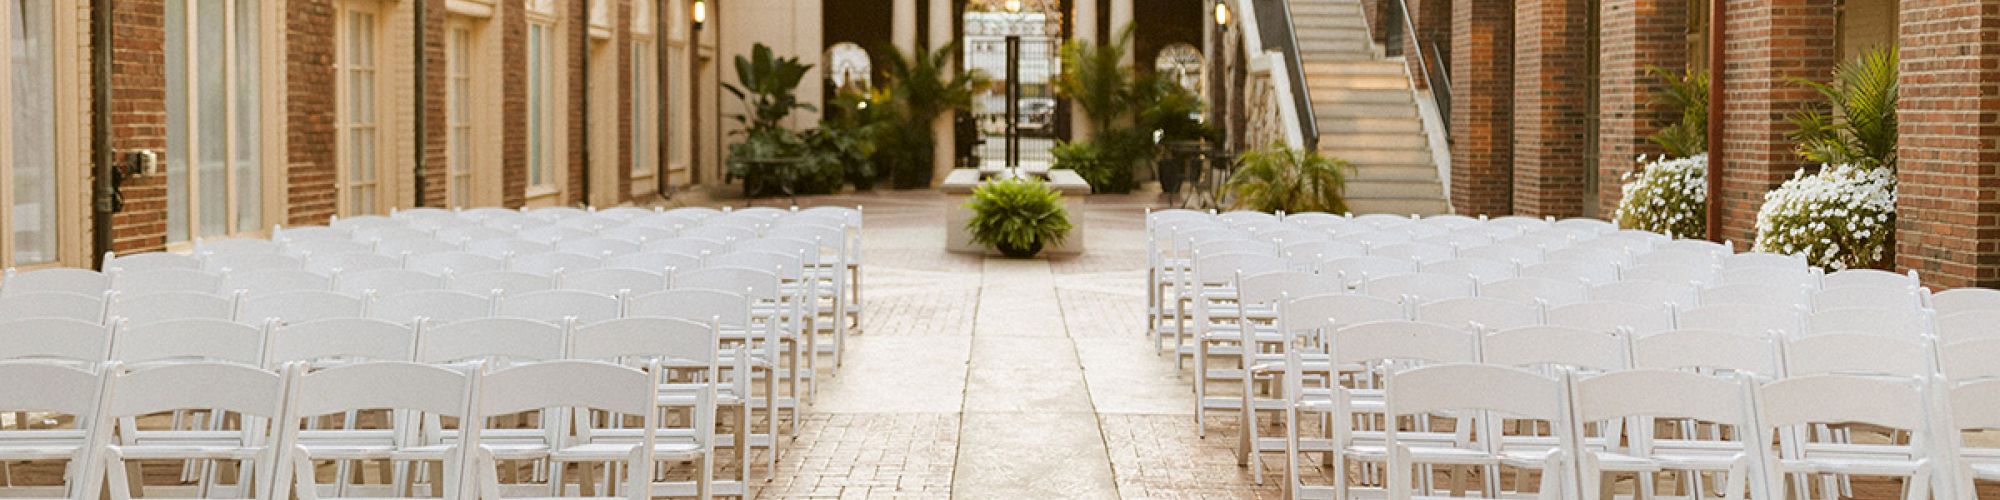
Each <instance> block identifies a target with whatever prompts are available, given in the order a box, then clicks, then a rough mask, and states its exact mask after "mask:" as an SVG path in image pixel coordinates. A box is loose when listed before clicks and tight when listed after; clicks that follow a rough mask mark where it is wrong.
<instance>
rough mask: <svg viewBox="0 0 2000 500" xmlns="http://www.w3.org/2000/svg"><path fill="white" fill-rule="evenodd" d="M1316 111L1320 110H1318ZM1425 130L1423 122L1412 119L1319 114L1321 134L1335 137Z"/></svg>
mask: <svg viewBox="0 0 2000 500" xmlns="http://www.w3.org/2000/svg"><path fill="white" fill-rule="evenodd" d="M1314 109H1315V110H1318V108H1314ZM1423 130H1424V125H1423V122H1420V121H1417V120H1416V119H1415V118H1412V117H1375V116H1335V115H1329V114H1327V113H1326V112H1321V113H1319V132H1320V133H1321V134H1328V135H1334V134H1353V133H1363V132H1383V133H1388V132H1407V133H1420V132H1423Z"/></svg>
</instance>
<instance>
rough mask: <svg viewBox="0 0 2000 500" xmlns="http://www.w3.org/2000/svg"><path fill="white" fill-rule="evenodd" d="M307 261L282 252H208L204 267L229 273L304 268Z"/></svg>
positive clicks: (212, 270)
mask: <svg viewBox="0 0 2000 500" xmlns="http://www.w3.org/2000/svg"><path fill="white" fill-rule="evenodd" d="M304 268H305V262H304V261H301V260H299V258H298V257H293V256H290V255H285V254H281V253H220V254H206V255H205V256H204V257H203V258H202V269H204V270H207V271H209V272H213V273H222V274H229V273H234V272H243V271H258V270H265V269H304Z"/></svg>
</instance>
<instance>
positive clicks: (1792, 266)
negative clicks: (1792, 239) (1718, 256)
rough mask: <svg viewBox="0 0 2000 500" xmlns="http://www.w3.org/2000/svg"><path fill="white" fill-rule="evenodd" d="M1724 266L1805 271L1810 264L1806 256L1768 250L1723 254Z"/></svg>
mask: <svg viewBox="0 0 2000 500" xmlns="http://www.w3.org/2000/svg"><path fill="white" fill-rule="evenodd" d="M1722 267H1723V269H1728V270H1736V269H1749V268H1758V267H1769V268H1777V269H1786V270H1793V271H1805V270H1806V268H1807V267H1809V266H1807V265H1806V259H1805V257H1800V256H1797V255H1785V254H1776V253H1766V252H1743V253H1737V254H1727V255H1723V256H1722Z"/></svg>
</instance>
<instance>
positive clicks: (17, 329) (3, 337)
mask: <svg viewBox="0 0 2000 500" xmlns="http://www.w3.org/2000/svg"><path fill="white" fill-rule="evenodd" d="M23 359H27V360H53V361H63V362H70V363H78V364H81V365H83V366H95V365H96V364H98V363H102V362H104V361H105V360H108V359H111V329H110V328H109V327H107V326H105V325H103V324H101V323H98V322H96V321H82V320H77V319H71V318H58V317H41V318H26V319H16V320H11V321H4V322H0V361H13V360H23ZM0 380H32V379H0ZM29 385H33V384H29Z"/></svg>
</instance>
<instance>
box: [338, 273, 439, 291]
mask: <svg viewBox="0 0 2000 500" xmlns="http://www.w3.org/2000/svg"><path fill="white" fill-rule="evenodd" d="M444 287H445V286H444V277H443V276H439V275H435V274H429V273H424V272H421V271H411V270H408V269H377V270H373V271H361V272H343V273H340V274H338V275H335V276H334V277H333V290H334V291H336V292H342V293H348V294H353V295H363V294H369V293H373V294H376V295H395V294H399V293H403V292H411V291H417V290H441V289H444Z"/></svg>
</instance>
